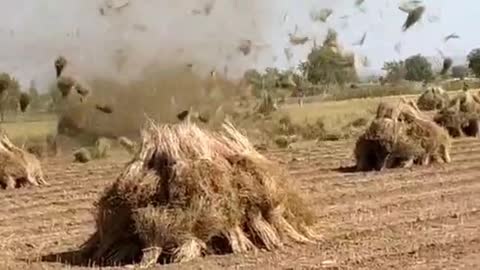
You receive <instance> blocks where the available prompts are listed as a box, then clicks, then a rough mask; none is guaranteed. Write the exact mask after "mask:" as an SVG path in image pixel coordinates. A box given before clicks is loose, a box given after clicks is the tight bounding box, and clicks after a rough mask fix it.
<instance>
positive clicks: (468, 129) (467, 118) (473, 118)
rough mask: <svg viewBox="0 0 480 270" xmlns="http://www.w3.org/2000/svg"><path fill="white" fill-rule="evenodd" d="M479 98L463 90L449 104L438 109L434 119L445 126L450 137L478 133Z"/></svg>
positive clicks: (477, 134) (479, 133)
mask: <svg viewBox="0 0 480 270" xmlns="http://www.w3.org/2000/svg"><path fill="white" fill-rule="evenodd" d="M479 120H480V98H479V97H477V96H476V95H475V94H473V93H471V92H470V91H464V92H463V93H461V94H459V95H458V96H457V97H455V99H453V100H452V102H451V103H450V106H448V107H446V108H444V109H443V110H440V111H439V112H438V113H437V114H436V115H435V117H434V121H435V122H436V123H438V124H439V125H441V126H443V127H445V128H446V129H447V130H448V132H449V133H450V135H451V136H452V137H462V136H472V137H477V136H479V135H480V127H479Z"/></svg>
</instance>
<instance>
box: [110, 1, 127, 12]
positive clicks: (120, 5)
mask: <svg viewBox="0 0 480 270" xmlns="http://www.w3.org/2000/svg"><path fill="white" fill-rule="evenodd" d="M105 4H106V6H107V7H108V8H111V9H117V10H119V9H122V8H124V7H126V6H128V5H129V4H130V2H129V0H107V1H105Z"/></svg>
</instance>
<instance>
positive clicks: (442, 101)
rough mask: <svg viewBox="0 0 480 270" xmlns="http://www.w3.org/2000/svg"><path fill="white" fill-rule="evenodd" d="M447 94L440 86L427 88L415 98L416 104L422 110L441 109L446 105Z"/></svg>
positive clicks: (447, 101) (447, 102)
mask: <svg viewBox="0 0 480 270" xmlns="http://www.w3.org/2000/svg"><path fill="white" fill-rule="evenodd" d="M448 104H449V96H448V94H447V92H446V91H445V90H443V89H442V88H440V87H432V88H429V89H427V90H426V91H425V92H423V93H422V95H420V97H419V98H418V100H417V106H418V108H419V109H420V110H422V111H433V110H441V109H443V108H445V107H446V106H448Z"/></svg>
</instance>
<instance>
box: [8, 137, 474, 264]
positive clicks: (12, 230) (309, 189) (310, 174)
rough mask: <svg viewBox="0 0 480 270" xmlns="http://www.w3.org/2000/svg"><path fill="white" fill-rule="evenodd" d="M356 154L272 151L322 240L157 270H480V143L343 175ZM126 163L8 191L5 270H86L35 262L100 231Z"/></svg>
mask: <svg viewBox="0 0 480 270" xmlns="http://www.w3.org/2000/svg"><path fill="white" fill-rule="evenodd" d="M352 148H353V142H352V141H340V142H329V143H322V144H317V145H314V146H312V145H306V146H301V147H296V148H295V149H286V150H271V151H269V152H268V153H267V155H269V156H271V157H274V158H277V159H279V160H281V161H282V162H283V163H285V164H286V165H287V166H288V167H289V169H290V171H291V174H292V177H293V178H294V179H295V180H296V183H298V185H299V186H300V187H301V189H302V191H303V192H304V194H305V196H308V197H310V198H312V200H313V201H312V204H314V206H315V209H316V214H317V215H318V221H319V223H318V226H317V230H318V232H320V233H321V234H322V235H323V237H324V240H323V241H322V242H320V243H318V244H315V245H311V244H309V245H291V246H285V247H283V248H282V249H280V250H278V251H275V252H259V253H258V254H248V255H244V256H233V255H227V256H210V257H206V258H202V259H198V260H195V261H193V262H189V263H184V264H178V265H163V266H157V268H162V269H225V268H230V269H480V141H479V140H477V139H460V140H456V141H455V142H454V145H453V151H452V152H453V154H452V158H453V162H452V163H451V164H448V165H442V164H437V165H432V166H429V167H422V168H421V167H415V168H413V169H411V170H410V169H400V170H399V169H397V170H387V171H384V172H370V173H352V172H347V171H346V170H338V169H339V168H340V167H347V166H351V165H353V160H352V158H351V153H352ZM126 160H127V159H126V157H122V158H116V159H115V160H113V159H111V160H105V161H100V162H93V163H90V164H83V165H81V164H72V163H71V159H70V158H69V159H63V160H62V159H52V160H46V161H45V162H44V170H45V171H46V172H47V175H48V178H49V182H50V184H51V185H50V186H48V187H42V188H26V189H22V190H15V191H0V198H1V199H0V200H1V202H2V207H1V208H0V212H1V216H0V224H1V225H0V251H1V254H2V256H1V257H0V269H64V268H68V269H71V268H74V269H75V268H81V267H78V266H71V265H66V264H61V263H58V262H36V261H35V259H38V258H39V257H40V256H41V255H46V254H51V253H60V252H67V251H75V250H76V248H77V247H78V246H79V245H80V244H82V243H83V242H84V241H85V240H86V239H87V238H88V237H89V235H90V234H92V233H93V231H94V224H93V218H92V213H91V211H92V209H93V205H92V203H93V202H94V201H95V200H96V199H97V198H98V196H99V194H100V192H101V191H102V190H103V188H104V187H105V186H106V185H108V184H109V183H111V182H112V181H114V179H115V178H116V176H117V175H118V173H119V171H120V170H121V168H122V167H123V164H124V162H125V161H126ZM22 258H24V259H26V258H29V260H27V261H25V260H22ZM82 269H86V268H82Z"/></svg>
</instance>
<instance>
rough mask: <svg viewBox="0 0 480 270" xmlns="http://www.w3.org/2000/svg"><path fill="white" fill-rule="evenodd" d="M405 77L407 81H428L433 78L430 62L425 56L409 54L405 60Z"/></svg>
mask: <svg viewBox="0 0 480 270" xmlns="http://www.w3.org/2000/svg"><path fill="white" fill-rule="evenodd" d="M405 69H406V71H407V72H406V74H405V79H407V80H409V81H417V82H421V81H430V80H432V79H433V70H432V64H430V62H428V60H427V58H425V57H424V56H422V55H420V54H417V55H413V56H410V57H409V58H407V59H406V60H405Z"/></svg>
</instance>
